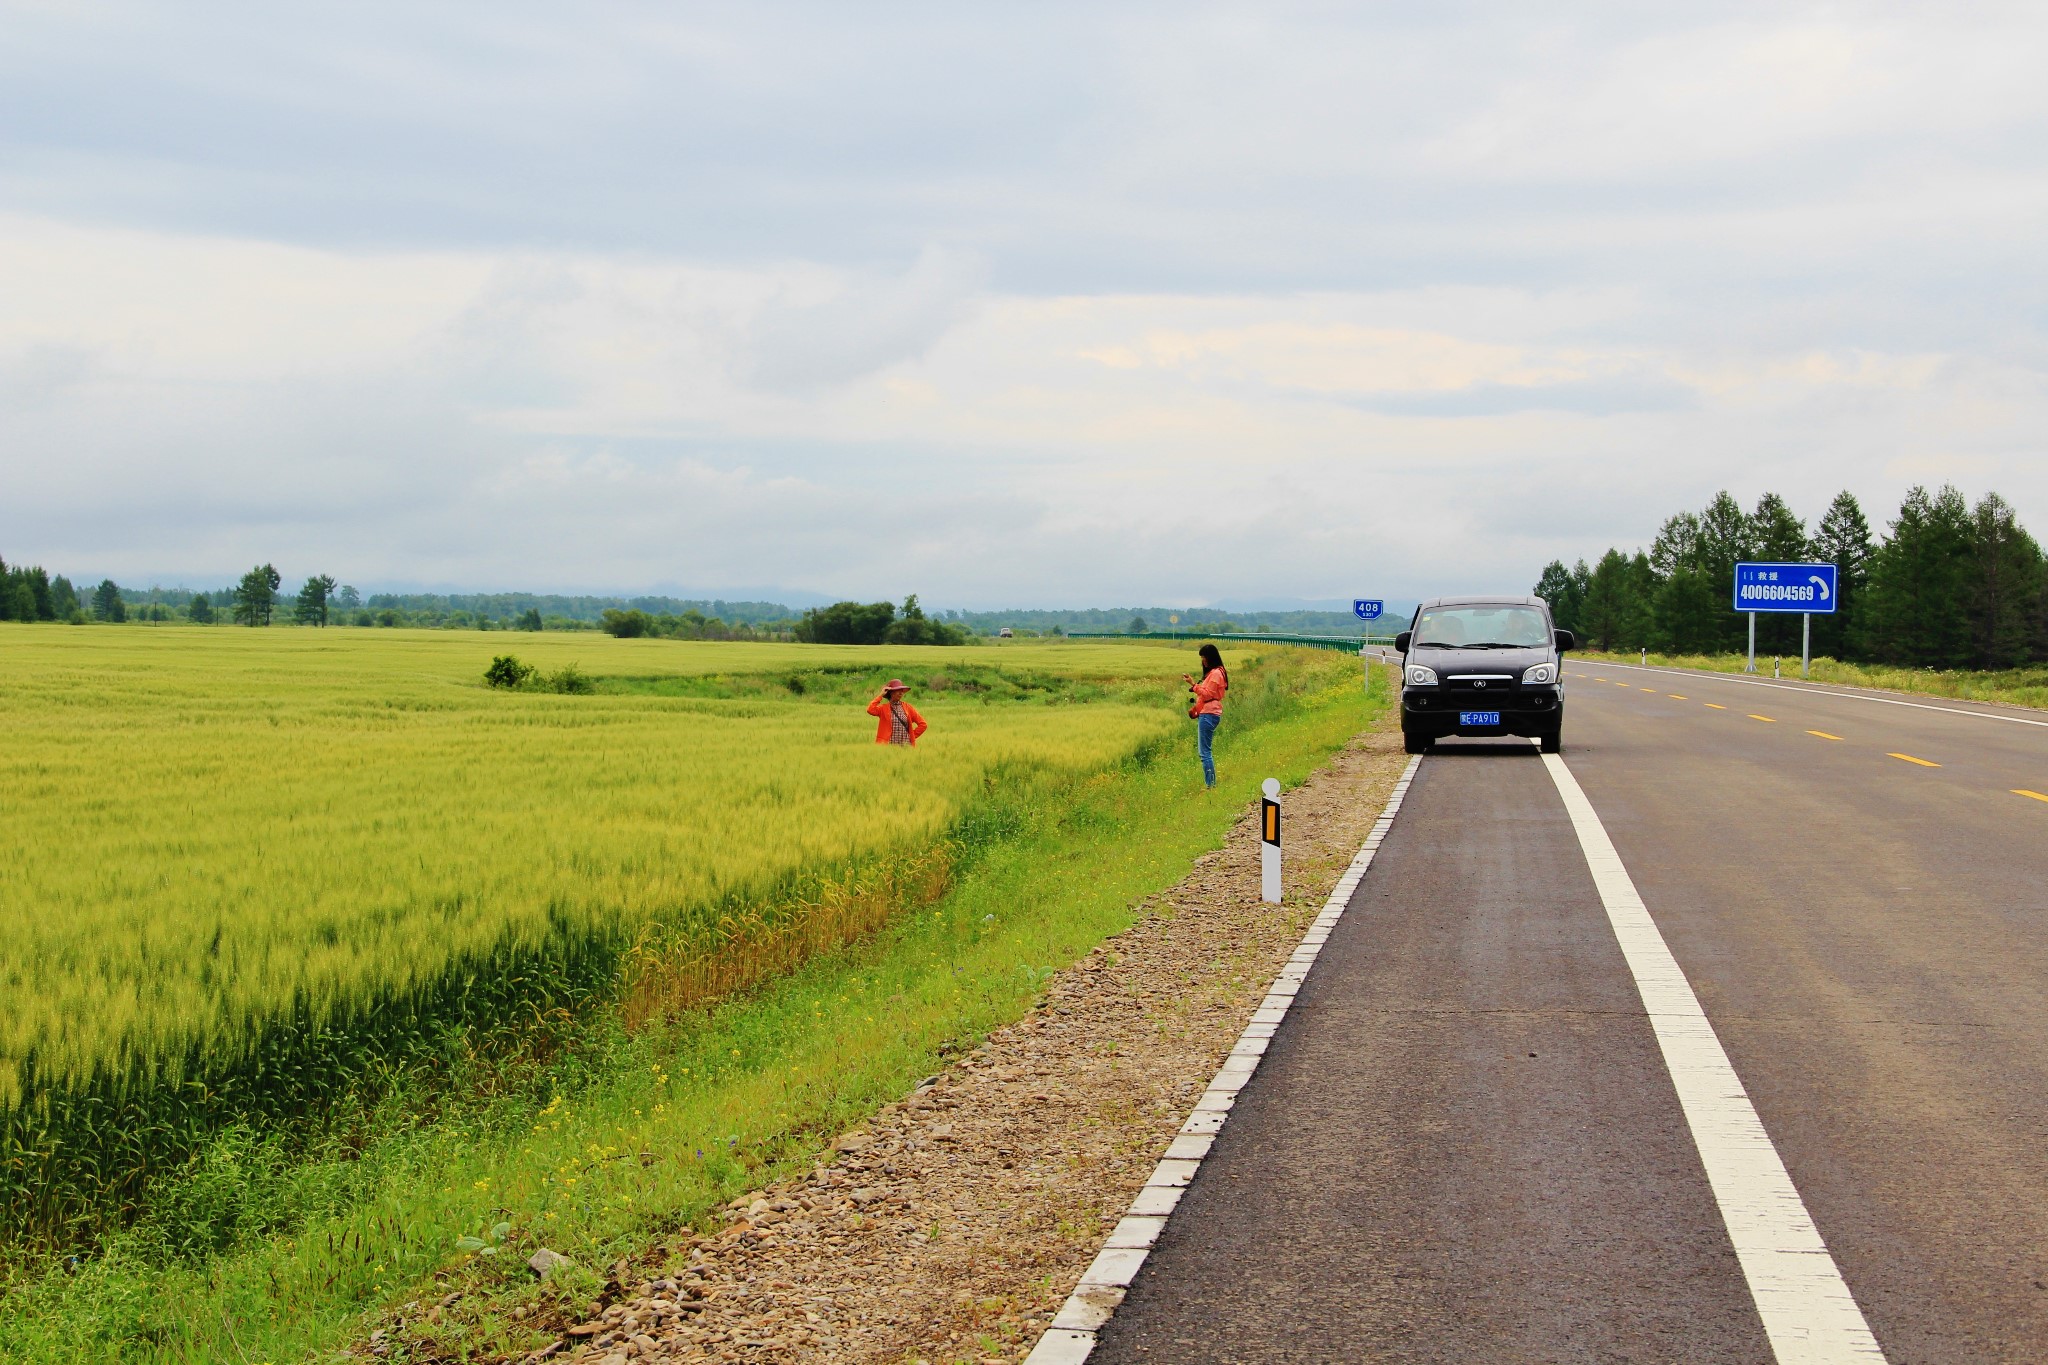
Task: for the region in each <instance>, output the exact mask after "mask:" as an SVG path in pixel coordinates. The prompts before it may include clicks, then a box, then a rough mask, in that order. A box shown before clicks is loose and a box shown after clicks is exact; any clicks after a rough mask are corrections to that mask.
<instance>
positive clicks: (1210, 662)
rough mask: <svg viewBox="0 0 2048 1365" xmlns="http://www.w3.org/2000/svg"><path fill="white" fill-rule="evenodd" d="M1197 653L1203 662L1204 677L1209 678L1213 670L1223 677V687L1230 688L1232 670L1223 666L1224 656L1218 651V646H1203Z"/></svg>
mask: <svg viewBox="0 0 2048 1365" xmlns="http://www.w3.org/2000/svg"><path fill="white" fill-rule="evenodd" d="M1195 653H1196V655H1197V656H1198V657H1200V659H1201V660H1202V676H1203V677H1205V678H1206V677H1208V676H1209V670H1210V669H1212V668H1213V669H1215V670H1216V671H1217V672H1219V673H1221V674H1222V675H1223V685H1224V686H1225V687H1228V686H1230V670H1229V669H1227V668H1225V667H1224V666H1223V656H1222V655H1221V654H1219V653H1218V652H1217V651H1216V646H1214V645H1203V646H1202V647H1201V648H1200V649H1198V650H1196V651H1195Z"/></svg>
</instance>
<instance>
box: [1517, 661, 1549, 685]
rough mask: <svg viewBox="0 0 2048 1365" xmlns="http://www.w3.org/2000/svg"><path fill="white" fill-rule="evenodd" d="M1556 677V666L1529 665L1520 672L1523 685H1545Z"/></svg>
mask: <svg viewBox="0 0 2048 1365" xmlns="http://www.w3.org/2000/svg"><path fill="white" fill-rule="evenodd" d="M1556 677H1557V665H1556V664H1531V665H1530V666H1529V667H1528V668H1526V669H1524V670H1523V671H1522V681H1523V682H1525V683H1547V682H1550V681H1552V680H1553V679H1555V678H1556Z"/></svg>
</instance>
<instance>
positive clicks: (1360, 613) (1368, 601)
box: [1351, 597, 1387, 621]
mask: <svg viewBox="0 0 2048 1365" xmlns="http://www.w3.org/2000/svg"><path fill="white" fill-rule="evenodd" d="M1386 609H1387V604H1386V603H1385V602H1382V601H1379V600H1377V599H1376V598H1371V597H1354V598H1353V599H1351V610H1352V612H1353V614H1355V615H1356V616H1357V617H1358V619H1359V620H1361V621H1377V620H1379V619H1380V613H1381V612H1383V611H1385V610H1386Z"/></svg>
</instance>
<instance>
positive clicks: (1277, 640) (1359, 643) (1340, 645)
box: [1067, 630, 1394, 654]
mask: <svg viewBox="0 0 2048 1365" xmlns="http://www.w3.org/2000/svg"><path fill="white" fill-rule="evenodd" d="M1067 638H1068V639H1069V640H1186V641H1187V642H1189V643H1190V644H1192V643H1194V642H1195V641H1197V640H1210V641H1214V642H1216V643H1218V644H1220V643H1222V642H1223V641H1225V640H1245V641H1256V640H1264V641H1266V642H1268V643H1274V644H1283V645H1306V646H1307V647H1309V648H1310V649H1341V650H1343V651H1345V652H1346V653H1349V654H1355V653H1357V652H1358V651H1359V649H1360V648H1362V647H1363V646H1366V645H1391V644H1393V643H1394V637H1393V636H1391V635H1293V634H1289V633H1286V632H1284V631H1277V630H1232V631H1225V632H1222V633H1221V634H1210V633H1208V632H1205V631H1188V630H1070V631H1068V632H1067Z"/></svg>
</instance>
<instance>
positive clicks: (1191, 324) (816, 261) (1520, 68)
mask: <svg viewBox="0 0 2048 1365" xmlns="http://www.w3.org/2000/svg"><path fill="white" fill-rule="evenodd" d="M2044 69H2048V9H2044V8H2043V7H2042V6H2041V5H2039V4H2037V3H2036V4H2020V5H2011V6H2000V5H1996V4H1983V3H1979V4H1973V5H1970V6H1960V7H1958V6H1934V5H1917V6H1906V5H1897V6H1885V5H1855V4H1831V5H1825V6H1811V7H1801V6H1798V5H1791V4H1785V3H1772V4H1768V5H1763V4H1759V5H1754V6H1744V5H1740V4H1722V5H1714V6H1698V5H1686V6H1679V5H1644V4H1640V3H1616V4H1585V3H1579V4H1574V3H1560V4H1553V5H1544V6H1527V5H1506V4H1496V5H1486V6H1481V5H1460V4H1455V3H1443V2H1442V0H1432V2H1431V3H1427V4H1412V5H1392V4H1385V5H1376V6H1370V7H1367V6H1294V7H1286V6H1277V5H1273V4H1270V3H1262V4H1259V5H1256V6H1254V5H1240V6H1231V7H1208V8H1204V7H1201V6H1190V5H1187V4H1173V5H1161V6H1158V7H1156V8H1155V7H1146V6H1139V5H1115V4H1103V3H1099V2H1098V3H1089V4H1075V5H1062V4H1050V3H1034V4H1030V5H1013V6H1001V7H998V6H974V5H960V4H957V3H955V4H938V3H932V4H926V5H895V6H890V5H878V4H864V5H846V4H836V3H835V4H819V5H817V6H800V5H773V4H760V3H755V4H744V5H733V6H729V7H714V6H677V5H669V4H659V5H653V4H650V5H645V6H641V5H634V4H593V5H577V6H563V5H558V4H547V5H525V4H520V3H508V2H507V0H495V2H494V3H491V4H487V5H486V4H473V5H461V6H458V5H420V4H417V3H406V4H382V3H376V0H357V2H356V3H351V4H347V5H278V4H274V3H265V4H254V3H251V4H248V5H225V4H209V3H197V2H195V3H190V4H179V5H163V4H142V3H133V4H129V3H96V2H95V0H81V2H72V0H66V2H65V3H57V2H56V0H51V2H50V3H26V4H21V3H12V2H11V0H0V555H4V556H5V557H6V558H7V559H8V560H9V561H10V562H14V561H20V560H28V561H40V562H43V563H45V564H47V565H48V566H49V567H50V568H51V569H52V570H53V571H58V572H66V573H69V574H71V575H73V576H74V577H75V578H89V579H92V580H95V581H96V580H97V579H98V578H99V577H100V576H102V575H106V574H111V575H113V576H114V577H116V578H117V579H120V580H121V581H122V582H124V583H133V584H138V585H146V581H148V580H155V581H160V582H163V583H165V584H166V585H169V584H172V583H176V582H178V581H181V580H182V581H185V582H188V583H193V584H196V585H206V584H211V583H216V582H219V581H224V580H225V579H227V578H228V577H230V576H232V575H234V574H238V573H239V572H240V571H241V570H243V569H245V568H246V567H248V566H249V565H250V564H251V563H254V562H256V561H259V560H271V561H274V562H275V563H276V564H277V565H278V567H279V568H280V569H281V570H282V571H283V572H284V573H285V575H286V576H287V578H291V579H297V578H302V577H303V576H305V575H306V574H309V573H315V572H327V573H332V574H334V575H335V576H336V577H337V578H340V579H342V580H344V581H348V582H352V583H356V584H359V585H362V586H363V587H365V589H369V588H371V587H374V586H380V585H428V586H438V587H459V588H501V589H510V588H526V589H571V590H573V589H628V590H641V589H648V588H667V589H671V590H682V591H687V592H690V593H698V592H701V593H706V594H713V593H720V592H730V591H732V590H735V589H745V588H756V587H765V586H775V587H781V588H787V589H792V590H798V589H801V590H809V591H815V592H822V593H830V594H835V595H837V594H846V595H853V596H858V597H861V598H873V597H880V596H890V597H900V596H902V595H903V594H904V593H906V592H919V593H921V594H923V596H924V599H925V601H926V602H927V603H931V604H937V605H947V606H1002V605H1040V606H1051V605H1074V606H1080V605H1114V604H1123V603H1196V602H1203V601H1211V600H1216V599H1221V598H1245V597H1270V596H1286V597H1303V598H1349V597H1351V596H1353V595H1359V594H1384V595H1386V596H1391V597H1403V596H1415V595H1419V594H1423V593H1427V592H1433V591H1437V590H1469V589H1491V588H1506V589H1513V590H1518V591H1519V590H1526V589H1527V587H1528V586H1529V584H1530V583H1531V582H1533V581H1534V577H1535V574H1536V572H1537V570H1538V569H1539V568H1540V567H1541V566H1542V564H1543V563H1544V562H1545V561H1547V560H1548V559H1550V558H1552V557H1553V556H1563V557H1565V558H1566V559H1571V558H1574V557H1577V556H1579V555H1594V554H1597V553H1598V552H1599V551H1600V550H1601V549H1603V548H1604V547H1605V546H1607V545H1608V544H1610V543H1620V544H1623V545H1635V544H1638V543H1644V542H1647V540H1648V539H1649V537H1650V536H1651V535H1652V534H1654V532H1655V530H1656V526H1657V523H1658V522H1659V520H1661V518H1662V517H1663V516H1665V515H1666V514H1668V513H1669V512H1671V511H1673V510H1676V509H1678V508H1680V507H1687V506H1697V505H1699V504H1700V503H1702V502H1704V501H1705V500H1706V499H1707V498H1708V497H1709V496H1711V495H1712V494H1713V492H1714V491H1715V490H1717V489H1720V488H1723V487H1726V488H1728V489H1730V490H1732V491H1733V492H1734V493H1735V494H1736V496H1737V497H1739V498H1740V499H1742V500H1743V502H1744V503H1745V504H1748V503H1753V502H1754V501H1755V499H1756V497H1757V495H1758V494H1760V493H1762V492H1764V491H1765V490H1776V491H1779V492H1782V493H1783V494H1785V495H1786V496H1787V497H1788V498H1789V499H1791V501H1792V503H1793V505H1794V507H1795V508H1796V509H1798V510H1799V511H1800V512H1801V513H1803V514H1805V515H1807V516H1809V517H1812V516H1815V515H1817V514H1818V512H1819V511H1820V509H1821V508H1822V507H1823V506H1824V505H1825V503H1826V501H1827V499H1828V498H1830V497H1831V496H1832V495H1833V494H1834V493H1835V492H1836V491H1837V490H1839V489H1841V488H1844V487H1846V488H1849V489H1851V490H1852V491H1854V492H1855V493H1856V494H1857V495H1858V496H1859V497H1861V498H1863V499H1864V502H1865V506H1866V508H1867V509H1868V510H1869V511H1870V512H1871V513H1872V518H1873V520H1874V521H1880V522H1881V521H1882V520H1883V519H1884V518H1885V517H1888V516H1889V515H1890V514H1891V513H1892V511H1893V510H1894V509H1895V508H1896V506H1897V502H1898V498H1899V496H1900V494H1901V493H1902V492H1903V491H1904V490H1905V489H1906V488H1907V487H1908V486H1909V485H1911V484H1914V483H1916V482H1927V483H1939V482H1942V481H1953V482H1955V483H1957V484H1958V485H1960V486H1961V487H1962V488H1963V489H1964V491H1965V492H1966V493H1968V494H1969V495H1970V496H1971V497H1972V498H1973V499H1974V498H1975V497H1976V496H1978V495H1980V494H1982V493H1983V492H1985V491H1986V490H1989V489H1992V488H1996V489H1998V490H1999V491H2001V492H2003V493H2005V494H2006V495H2007V496H2008V497H2009V498H2011V499H2012V500H2013V501H2014V502H2015V503H2017V504H2018V506H2019V508H2020V512H2021V515H2022V517H2023V519H2025V520H2027V521H2029V522H2030V524H2031V525H2032V526H2033V529H2034V530H2035V531H2036V532H2037V533H2043V534H2048V384H2044V374H2048V345H2044V324H2048V264H2044V262H2048V135H2044V134H2048V79H2044V78H2043V76H2042V72H2043V70H2044Z"/></svg>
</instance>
